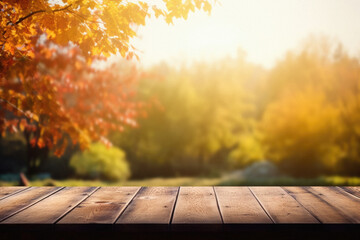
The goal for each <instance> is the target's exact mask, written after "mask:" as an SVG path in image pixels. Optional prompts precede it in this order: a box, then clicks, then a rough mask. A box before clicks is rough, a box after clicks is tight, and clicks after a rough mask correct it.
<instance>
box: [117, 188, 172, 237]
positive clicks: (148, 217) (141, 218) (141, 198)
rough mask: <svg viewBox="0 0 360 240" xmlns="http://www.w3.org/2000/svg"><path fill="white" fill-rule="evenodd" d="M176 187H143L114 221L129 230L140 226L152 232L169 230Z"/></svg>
mask: <svg viewBox="0 0 360 240" xmlns="http://www.w3.org/2000/svg"><path fill="white" fill-rule="evenodd" d="M178 189H179V188H178V187H143V188H141V189H140V191H139V192H138V193H137V194H136V196H135V197H134V199H133V200H132V201H131V203H130V204H129V205H128V207H127V208H126V209H125V211H124V212H123V213H122V214H121V216H120V218H119V219H118V220H117V221H116V224H117V226H120V225H122V226H123V227H124V228H127V229H131V228H134V227H138V226H139V225H142V226H143V227H145V225H148V228H153V229H154V230H166V229H168V228H169V224H170V220H171V214H172V211H173V208H174V204H175V201H176V196H177V193H178Z"/></svg>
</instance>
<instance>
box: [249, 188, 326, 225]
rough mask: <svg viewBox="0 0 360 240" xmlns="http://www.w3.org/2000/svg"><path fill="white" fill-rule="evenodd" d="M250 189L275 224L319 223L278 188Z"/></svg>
mask: <svg viewBox="0 0 360 240" xmlns="http://www.w3.org/2000/svg"><path fill="white" fill-rule="evenodd" d="M250 189H251V191H252V192H253V193H254V194H255V197H256V198H257V199H258V200H259V202H260V204H261V205H262V206H263V207H264V209H265V210H266V211H267V213H268V214H269V215H270V217H271V218H272V219H273V221H274V222H275V223H319V221H318V220H316V218H314V217H313V216H312V215H311V214H310V213H309V212H308V211H307V210H306V209H305V208H303V207H302V206H301V205H300V204H299V203H298V202H297V201H296V200H295V199H294V198H292V197H291V196H290V195H289V194H288V193H286V192H285V191H284V190H283V189H282V188H280V187H251V188H250Z"/></svg>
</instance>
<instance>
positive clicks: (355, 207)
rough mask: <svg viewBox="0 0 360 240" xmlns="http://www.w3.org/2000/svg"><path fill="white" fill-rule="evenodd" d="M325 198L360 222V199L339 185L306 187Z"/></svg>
mask: <svg viewBox="0 0 360 240" xmlns="http://www.w3.org/2000/svg"><path fill="white" fill-rule="evenodd" d="M306 189H308V190H309V191H311V192H312V193H314V194H315V195H317V196H318V197H320V198H322V199H324V200H325V201H326V202H328V203H329V204H330V205H332V206H333V207H335V208H336V209H337V210H338V211H340V212H342V213H343V214H345V215H346V216H348V217H349V218H351V219H352V221H353V222H356V223H360V199H359V198H357V197H355V196H353V195H351V194H349V193H347V192H345V191H344V190H342V189H341V188H339V187H308V188H306Z"/></svg>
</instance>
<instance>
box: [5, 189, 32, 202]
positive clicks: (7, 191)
mask: <svg viewBox="0 0 360 240" xmlns="http://www.w3.org/2000/svg"><path fill="white" fill-rule="evenodd" d="M27 188H29V187H0V200H1V199H4V198H7V197H8V196H11V195H13V194H16V193H18V192H21V191H23V190H25V189H27Z"/></svg>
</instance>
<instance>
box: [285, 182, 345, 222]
mask: <svg viewBox="0 0 360 240" xmlns="http://www.w3.org/2000/svg"><path fill="white" fill-rule="evenodd" d="M283 188H284V189H285V191H287V192H288V193H289V194H290V195H291V196H292V197H293V198H295V199H296V201H298V202H299V203H300V204H301V205H302V206H304V207H305V208H306V209H307V210H308V211H309V212H310V213H311V214H312V215H314V216H315V217H316V218H317V219H318V220H320V222H322V223H351V222H352V220H351V219H350V218H348V217H346V216H345V215H344V214H343V213H342V212H339V211H338V210H337V209H335V208H334V207H333V206H331V205H330V204H329V203H327V202H326V201H324V200H323V199H321V198H319V197H318V196H316V195H314V194H312V193H310V192H309V191H307V190H306V189H305V188H303V187H283Z"/></svg>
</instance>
